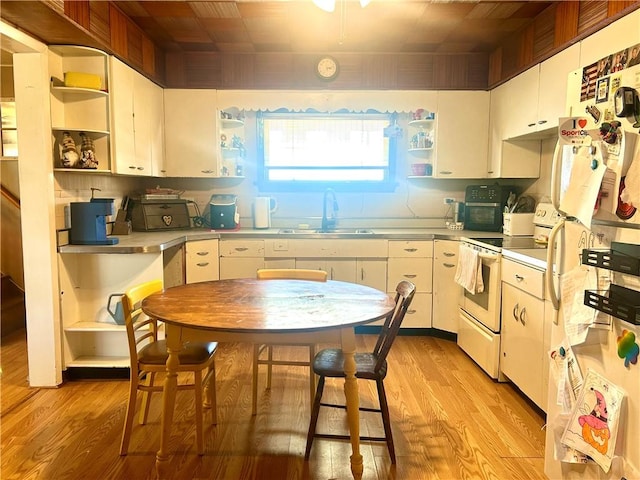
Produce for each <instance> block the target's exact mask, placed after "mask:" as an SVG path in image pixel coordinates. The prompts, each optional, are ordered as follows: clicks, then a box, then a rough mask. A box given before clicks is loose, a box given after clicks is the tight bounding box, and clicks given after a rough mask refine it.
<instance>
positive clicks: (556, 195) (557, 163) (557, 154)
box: [551, 142, 562, 211]
mask: <svg viewBox="0 0 640 480" xmlns="http://www.w3.org/2000/svg"><path fill="white" fill-rule="evenodd" d="M561 168H562V144H561V143H560V142H556V148H555V149H554V151H553V161H552V163H551V204H552V205H553V208H555V209H556V210H558V211H559V208H560V169H561Z"/></svg>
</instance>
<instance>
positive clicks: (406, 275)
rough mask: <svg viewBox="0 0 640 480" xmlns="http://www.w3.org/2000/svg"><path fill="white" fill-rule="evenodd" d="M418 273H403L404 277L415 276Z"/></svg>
mask: <svg viewBox="0 0 640 480" xmlns="http://www.w3.org/2000/svg"><path fill="white" fill-rule="evenodd" d="M417 276H418V275H416V274H415V273H405V274H404V277H406V278H416V277H417Z"/></svg>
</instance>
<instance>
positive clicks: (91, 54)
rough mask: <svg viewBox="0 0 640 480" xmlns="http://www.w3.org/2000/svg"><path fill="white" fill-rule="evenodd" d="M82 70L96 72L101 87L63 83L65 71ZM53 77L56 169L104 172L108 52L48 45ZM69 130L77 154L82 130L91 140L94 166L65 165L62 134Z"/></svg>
mask: <svg viewBox="0 0 640 480" xmlns="http://www.w3.org/2000/svg"><path fill="white" fill-rule="evenodd" d="M67 72H82V73H88V74H92V75H97V76H98V77H99V78H100V83H101V88H100V89H96V88H82V87H73V86H65V84H64V74H65V73H67ZM49 73H50V75H51V77H52V81H51V95H50V107H51V109H50V112H51V127H52V135H53V141H54V152H53V156H54V158H53V165H54V168H55V170H56V171H74V172H83V173H105V172H109V171H110V168H111V113H112V112H111V106H110V102H109V92H110V87H111V80H110V75H109V56H108V55H107V54H106V53H105V52H102V51H100V50H96V49H94V48H88V47H79V46H71V45H51V46H49ZM65 132H68V133H69V135H70V136H71V138H72V139H73V141H74V143H75V146H76V151H77V153H78V154H80V148H81V146H82V138H81V135H80V133H81V132H84V134H86V135H87V136H88V137H89V138H90V139H91V140H93V143H94V153H95V158H96V159H97V161H98V168H97V169H79V168H70V167H67V168H64V167H63V166H62V161H61V159H60V154H61V148H62V139H63V134H64V133H65Z"/></svg>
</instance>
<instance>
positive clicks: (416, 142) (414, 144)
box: [407, 112, 435, 178]
mask: <svg viewBox="0 0 640 480" xmlns="http://www.w3.org/2000/svg"><path fill="white" fill-rule="evenodd" d="M424 113H425V114H426V115H427V116H428V117H430V118H423V119H416V120H411V121H410V122H409V124H408V125H409V145H408V148H407V152H408V154H409V168H410V171H411V173H410V175H409V178H431V177H432V176H433V155H434V153H433V152H434V150H435V131H434V128H435V116H434V114H432V113H428V112H424ZM420 165H425V166H424V167H421V166H420ZM421 168H422V169H424V171H425V173H424V174H418V171H419V170H420V169H421Z"/></svg>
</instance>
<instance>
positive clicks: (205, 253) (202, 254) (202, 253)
mask: <svg viewBox="0 0 640 480" xmlns="http://www.w3.org/2000/svg"><path fill="white" fill-rule="evenodd" d="M196 255H200V256H201V257H204V256H205V255H209V252H197V253H196Z"/></svg>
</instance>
